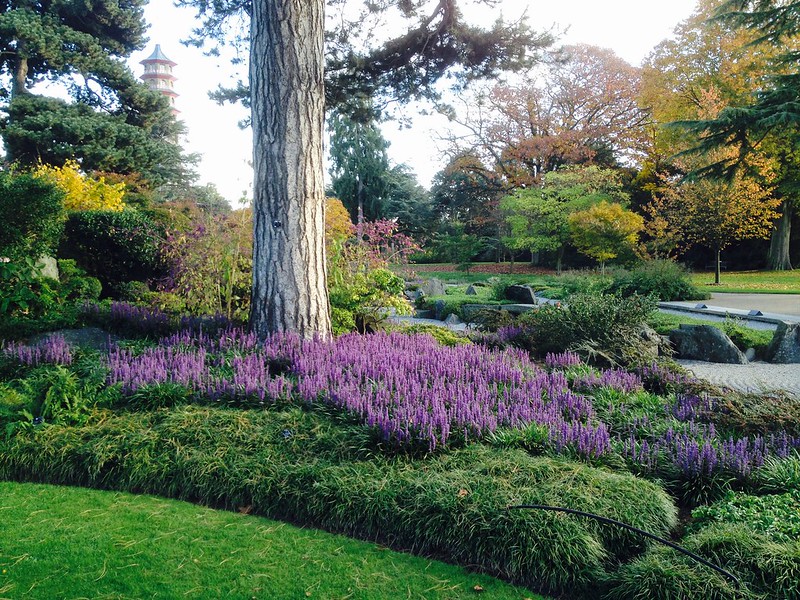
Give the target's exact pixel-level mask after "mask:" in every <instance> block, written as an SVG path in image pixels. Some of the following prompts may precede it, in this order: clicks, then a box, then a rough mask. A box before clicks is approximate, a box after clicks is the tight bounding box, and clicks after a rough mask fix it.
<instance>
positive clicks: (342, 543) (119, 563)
mask: <svg viewBox="0 0 800 600" xmlns="http://www.w3.org/2000/svg"><path fill="white" fill-rule="evenodd" d="M481 590H482V591H483V593H482V594H481V595H482V597H486V598H498V599H509V600H511V599H514V600H517V599H523V598H531V599H533V598H541V596H537V595H535V594H533V593H531V592H528V591H526V590H524V589H522V588H519V587H514V586H511V585H509V584H507V583H504V582H501V581H499V580H497V579H494V578H492V577H489V576H486V575H479V574H472V573H469V572H467V571H466V570H464V569H462V568H459V567H455V566H452V565H448V564H445V563H442V562H438V561H433V560H426V559H424V558H419V557H415V556H410V555H407V554H401V553H397V552H392V551H390V550H387V549H386V548H383V547H381V546H378V545H375V544H370V543H365V542H359V541H356V540H353V539H351V538H347V537H344V536H339V535H332V534H329V533H325V532H322V531H319V530H315V529H300V528H297V527H293V526H291V525H288V524H286V523H280V522H277V521H271V520H268V519H264V518H259V517H253V516H249V515H244V514H237V513H233V512H227V511H217V510H212V509H210V508H204V507H200V506H196V505H193V504H189V503H186V502H179V501H175V500H165V499H163V498H157V497H153V496H144V495H132V494H126V493H118V492H103V491H97V490H89V489H80V488H71V487H59V486H52V485H42V484H18V483H8V482H0V598H14V599H18V598H87V597H91V598H119V599H122V598H131V599H133V598H137V599H138V598H214V599H217V598H248V599H249V598H269V599H281V598H286V599H290V598H291V599H293V600H294V599H297V598H320V599H325V600H333V599H336V598H341V599H344V598H353V599H355V598H362V599H376V600H378V599H387V600H388V599H395V598H443V599H444V598H451V599H456V598H473V597H476V596H477V595H478V594H479V593H480V591H481Z"/></svg>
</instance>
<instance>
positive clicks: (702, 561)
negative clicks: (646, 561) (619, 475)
mask: <svg viewBox="0 0 800 600" xmlns="http://www.w3.org/2000/svg"><path fill="white" fill-rule="evenodd" d="M516 508H531V509H537V510H552V511H556V512H565V513H569V514H572V515H580V516H581V517H589V518H590V519H595V520H596V521H600V522H601V523H607V524H609V525H616V526H618V527H622V528H623V529H627V530H629V531H633V532H634V533H638V534H639V535H643V536H645V537H648V538H650V539H651V540H655V541H657V542H660V543H662V544H664V545H665V546H669V547H670V548H673V549H675V550H677V551H678V552H680V553H682V554H685V555H686V556H688V557H689V558H692V559H694V560H696V561H697V562H699V563H700V564H703V565H705V566H707V567H708V568H710V569H714V570H715V571H716V572H717V573H720V574H721V575H724V576H725V577H727V578H728V579H730V580H731V581H733V583H734V584H735V585H736V587H737V588H740V587H741V586H742V583H741V582H740V581H739V579H738V578H737V577H736V575H734V574H733V573H730V572H728V571H726V570H725V569H723V568H722V567H720V566H718V565H715V564H714V563H712V562H709V561H707V560H706V559H705V558H703V557H702V556H698V555H697V554H695V553H694V552H691V551H689V550H687V549H686V548H682V547H681V546H678V544H675V543H674V542H670V541H669V540H666V539H664V538H662V537H658V536H657V535H653V534H652V533H648V532H646V531H645V530H643V529H639V528H638V527H634V526H633V525H628V524H627V523H623V522H622V521H616V520H615V519H609V518H608V517H601V516H600V515H596V514H594V513H590V512H585V511H582V510H575V509H574V508H563V507H561V506H548V505H547V504H518V505H516V506H509V507H507V509H508V510H512V509H516Z"/></svg>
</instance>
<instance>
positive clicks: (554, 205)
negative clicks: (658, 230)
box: [500, 166, 628, 272]
mask: <svg viewBox="0 0 800 600" xmlns="http://www.w3.org/2000/svg"><path fill="white" fill-rule="evenodd" d="M603 201H605V202H612V203H619V202H627V201H628V194H627V193H626V192H625V191H624V189H623V186H622V182H621V180H620V177H619V175H618V173H617V172H615V171H613V170H610V169H602V168H599V167H596V166H569V167H564V168H562V169H559V170H557V171H552V172H549V173H546V174H545V175H544V179H543V182H542V185H541V186H536V187H532V188H520V189H517V190H515V191H514V192H513V193H512V194H509V195H507V196H506V197H504V198H503V199H502V200H501V201H500V209H501V211H502V212H503V214H504V215H505V220H506V222H507V223H508V226H509V232H508V235H507V237H506V238H505V240H504V241H505V243H506V245H507V246H509V247H510V248H514V249H516V250H530V251H531V253H532V254H534V253H537V252H544V251H550V252H555V253H556V270H557V271H559V272H560V271H561V265H562V260H563V256H564V249H565V246H566V245H567V244H568V243H569V242H570V241H571V240H572V232H571V228H570V224H569V217H570V215H572V214H573V213H576V212H578V211H581V210H585V209H587V208H589V207H591V206H592V205H594V204H597V203H599V202H603Z"/></svg>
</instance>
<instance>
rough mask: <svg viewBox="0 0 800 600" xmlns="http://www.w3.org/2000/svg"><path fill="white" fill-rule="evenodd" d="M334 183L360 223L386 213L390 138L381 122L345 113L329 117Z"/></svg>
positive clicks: (332, 181) (331, 173)
mask: <svg viewBox="0 0 800 600" xmlns="http://www.w3.org/2000/svg"><path fill="white" fill-rule="evenodd" d="M329 125H330V130H331V141H330V157H331V169H330V175H331V187H332V188H333V194H334V195H335V196H336V197H337V198H339V199H340V200H341V201H342V203H343V204H344V205H345V207H346V208H347V210H348V212H349V213H350V217H351V218H352V219H353V222H354V223H356V225H357V226H359V227H360V226H361V225H362V224H363V222H364V221H375V220H377V219H382V218H384V217H385V216H386V208H387V206H386V200H387V196H388V193H389V190H390V175H389V172H390V168H389V157H388V156H387V154H386V150H387V148H388V147H389V142H387V141H386V139H385V138H384V137H383V134H382V133H381V130H380V128H379V127H378V124H377V122H376V121H375V120H374V119H370V120H368V121H366V122H362V121H359V120H357V119H355V118H353V117H350V116H348V115H345V114H341V113H338V112H337V113H334V114H333V115H332V116H331V118H330V119H329Z"/></svg>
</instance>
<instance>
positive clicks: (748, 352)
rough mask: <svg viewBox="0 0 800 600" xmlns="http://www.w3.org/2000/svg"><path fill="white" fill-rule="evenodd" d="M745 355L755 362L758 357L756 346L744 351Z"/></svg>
mask: <svg viewBox="0 0 800 600" xmlns="http://www.w3.org/2000/svg"><path fill="white" fill-rule="evenodd" d="M744 356H745V358H747V360H748V361H750V362H753V361H754V360H755V359H756V349H755V348H748V349H747V350H745V351H744Z"/></svg>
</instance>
